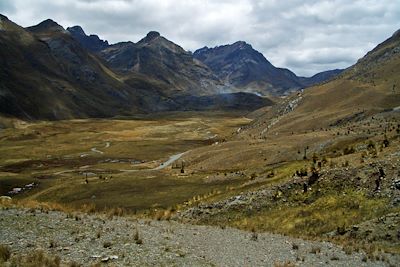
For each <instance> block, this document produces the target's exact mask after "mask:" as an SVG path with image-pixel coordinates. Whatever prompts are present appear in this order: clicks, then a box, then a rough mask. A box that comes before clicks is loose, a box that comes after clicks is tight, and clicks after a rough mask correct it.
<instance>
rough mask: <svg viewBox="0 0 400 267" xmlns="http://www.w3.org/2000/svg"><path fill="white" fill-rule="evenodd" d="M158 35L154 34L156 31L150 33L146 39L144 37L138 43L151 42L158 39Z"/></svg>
mask: <svg viewBox="0 0 400 267" xmlns="http://www.w3.org/2000/svg"><path fill="white" fill-rule="evenodd" d="M160 36H161V35H160V33H159V32H156V31H150V32H149V33H148V34H147V35H146V37H144V38H143V39H142V40H140V41H139V43H149V42H151V41H153V40H154V39H157V38H158V37H160Z"/></svg>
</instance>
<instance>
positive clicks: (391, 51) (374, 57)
mask: <svg viewBox="0 0 400 267" xmlns="http://www.w3.org/2000/svg"><path fill="white" fill-rule="evenodd" d="M399 36H400V35H399V33H398V32H396V33H395V34H394V35H393V36H392V37H390V38H389V39H388V40H386V41H384V42H383V43H381V44H380V45H378V46H377V47H376V48H374V49H373V50H372V51H370V52H369V53H367V54H366V55H365V56H364V57H363V58H362V59H360V60H359V61H358V62H357V63H356V64H355V65H353V66H351V67H350V68H348V69H346V70H345V71H344V72H342V73H341V74H340V75H339V76H338V77H337V78H335V79H333V80H332V81H330V82H328V83H325V84H322V85H319V86H314V87H310V88H308V89H306V90H304V93H299V94H293V95H292V96H290V97H288V98H286V99H285V100H284V101H282V102H281V103H280V105H278V106H276V107H274V109H272V110H271V111H269V112H266V113H262V114H261V115H260V116H259V118H258V119H256V120H255V121H254V123H253V125H252V126H250V127H249V129H248V133H247V134H249V133H251V134H255V135H258V136H264V134H265V133H266V132H267V130H268V129H267V128H268V125H271V124H272V123H273V124H274V130H273V131H274V132H279V131H289V132H291V131H299V130H301V131H305V130H313V129H319V128H321V127H329V126H332V125H337V124H343V123H345V122H348V121H355V120H360V119H362V118H366V117H368V116H370V115H371V114H375V113H379V112H383V111H388V110H392V109H395V108H397V107H398V106H400V79H399V75H398V74H399V73H400V53H399V52H400V48H399V47H400V38H399ZM285 110H288V111H289V112H284V111H285ZM316 111H318V112H316ZM277 117H279V121H273V120H275V119H276V118H277ZM270 132H271V131H270Z"/></svg>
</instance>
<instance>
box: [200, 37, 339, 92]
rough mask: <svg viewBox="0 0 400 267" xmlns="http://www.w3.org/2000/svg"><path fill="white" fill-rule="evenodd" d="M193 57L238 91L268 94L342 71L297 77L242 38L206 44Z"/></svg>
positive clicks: (287, 90) (323, 78) (294, 87)
mask: <svg viewBox="0 0 400 267" xmlns="http://www.w3.org/2000/svg"><path fill="white" fill-rule="evenodd" d="M193 56H194V57H195V58H197V59H198V60H200V61H202V62H203V63H205V64H206V65H207V66H209V67H210V68H211V69H212V70H213V71H214V72H215V73H216V74H217V76H218V77H219V78H220V79H221V80H223V81H224V82H225V83H226V84H228V85H231V86H234V87H237V88H238V89H237V90H242V91H251V92H258V93H262V94H266V95H269V94H274V95H282V94H285V93H287V92H290V91H293V90H296V89H300V88H304V87H307V86H310V85H313V84H315V83H319V82H322V81H325V80H326V79H328V78H331V77H333V76H334V75H336V74H338V71H333V72H327V73H325V74H320V75H315V76H314V77H312V78H304V77H297V76H296V74H294V73H293V72H292V71H290V70H288V69H282V68H276V67H275V66H273V65H272V64H271V63H270V62H269V61H268V60H267V59H266V58H265V57H264V56H263V55H262V54H261V53H260V52H258V51H256V50H255V49H253V47H252V46H251V45H249V44H247V43H246V42H242V41H239V42H236V43H234V44H231V45H223V46H217V47H215V48H208V47H204V48H201V49H199V50H197V51H195V52H194V54H193Z"/></svg>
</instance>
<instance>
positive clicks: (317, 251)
mask: <svg viewBox="0 0 400 267" xmlns="http://www.w3.org/2000/svg"><path fill="white" fill-rule="evenodd" d="M310 253H312V254H318V253H321V248H320V247H312V248H311V251H310Z"/></svg>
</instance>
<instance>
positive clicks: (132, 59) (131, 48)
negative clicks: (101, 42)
mask: <svg viewBox="0 0 400 267" xmlns="http://www.w3.org/2000/svg"><path fill="white" fill-rule="evenodd" d="M100 56H101V57H102V58H103V59H104V60H105V61H106V62H107V63H108V65H109V66H110V67H111V68H112V69H113V70H115V71H117V72H119V73H121V74H122V75H123V76H124V77H125V78H124V79H125V80H127V83H130V80H132V78H133V79H134V78H135V75H138V74H139V75H145V76H146V77H149V78H151V79H154V80H156V81H157V82H158V83H159V84H160V86H161V87H163V90H162V92H160V93H162V94H164V95H166V96H173V95H211V94H216V93H218V92H219V90H221V89H222V83H221V81H220V80H219V79H218V78H217V77H216V76H215V75H214V74H213V72H212V71H211V70H210V69H209V68H208V67H207V66H206V65H204V64H203V63H201V62H200V61H198V60H196V59H195V58H193V57H192V55H191V53H189V52H187V51H185V50H184V49H183V48H182V47H180V46H178V45H176V44H174V43H173V42H171V41H169V40H167V39H166V38H164V37H162V36H161V35H160V34H159V33H158V32H155V31H151V32H149V33H148V34H147V36H146V37H145V38H143V39H142V40H140V41H139V42H138V43H133V42H123V43H117V44H115V45H111V46H109V47H108V48H106V49H104V50H102V51H101V52H100ZM132 75H133V76H132Z"/></svg>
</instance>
